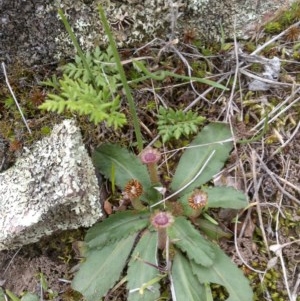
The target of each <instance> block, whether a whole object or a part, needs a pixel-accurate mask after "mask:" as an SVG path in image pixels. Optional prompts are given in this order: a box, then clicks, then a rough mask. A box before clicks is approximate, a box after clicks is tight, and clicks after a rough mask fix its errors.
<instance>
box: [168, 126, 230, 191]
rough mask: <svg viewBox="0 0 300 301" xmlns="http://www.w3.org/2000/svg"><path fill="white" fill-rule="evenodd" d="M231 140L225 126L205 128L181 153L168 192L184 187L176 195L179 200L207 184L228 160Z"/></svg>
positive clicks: (228, 129) (228, 130) (227, 128)
mask: <svg viewBox="0 0 300 301" xmlns="http://www.w3.org/2000/svg"><path fill="white" fill-rule="evenodd" d="M231 138H232V135H231V132H230V128H229V127H228V126H227V125H226V124H224V123H211V124H209V125H207V126H206V127H204V128H203V129H202V131H201V132H200V133H199V134H198V135H197V136H196V138H195V139H194V140H193V142H192V143H191V144H190V145H189V147H188V149H186V150H185V152H184V153H183V155H182V157H181V159H180V161H179V163H178V166H177V169H176V172H175V175H174V177H173V180H172V183H171V189H172V190H173V191H176V190H179V189H181V188H183V187H184V186H186V185H187V187H186V188H185V189H183V190H182V191H181V192H180V193H179V194H178V196H181V195H184V194H185V193H188V192H190V191H192V190H193V189H194V188H196V187H199V186H201V185H202V184H204V183H206V182H207V181H209V180H210V179H211V178H212V177H213V175H215V174H216V173H217V172H219V171H220V169H221V168H222V167H223V165H224V163H225V161H226V159H227V158H228V155H229V152H230V151H231V149H232V142H231ZM210 156H212V157H211V158H210V160H208V159H209V157H210ZM202 168H203V170H202V172H201V173H200V174H199V171H200V170H201V169H202ZM198 174H199V175H198ZM189 183H190V185H189Z"/></svg>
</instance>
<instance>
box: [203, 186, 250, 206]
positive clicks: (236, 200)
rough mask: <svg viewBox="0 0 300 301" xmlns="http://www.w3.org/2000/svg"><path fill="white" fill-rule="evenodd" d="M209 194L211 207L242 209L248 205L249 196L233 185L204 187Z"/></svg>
mask: <svg viewBox="0 0 300 301" xmlns="http://www.w3.org/2000/svg"><path fill="white" fill-rule="evenodd" d="M202 190H203V191H205V192H206V193H207V195H208V204H207V207H209V208H217V207H218V208H232V209H242V208H245V207H246V206H247V205H248V201H247V197H246V195H245V194H244V193H242V192H241V191H238V190H236V189H234V188H233V187H203V188H202Z"/></svg>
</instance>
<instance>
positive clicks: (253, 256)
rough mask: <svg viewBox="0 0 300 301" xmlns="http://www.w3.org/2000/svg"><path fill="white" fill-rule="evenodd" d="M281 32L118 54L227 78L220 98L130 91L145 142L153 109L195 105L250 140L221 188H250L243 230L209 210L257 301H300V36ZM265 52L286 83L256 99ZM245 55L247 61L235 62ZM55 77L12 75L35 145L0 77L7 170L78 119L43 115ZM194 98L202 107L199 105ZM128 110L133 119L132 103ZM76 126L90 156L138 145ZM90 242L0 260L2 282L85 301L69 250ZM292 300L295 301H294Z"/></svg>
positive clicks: (51, 243) (186, 89)
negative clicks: (278, 250) (227, 235)
mask: <svg viewBox="0 0 300 301" xmlns="http://www.w3.org/2000/svg"><path fill="white" fill-rule="evenodd" d="M283 30H284V28H283V29H282V28H280V29H278V28H277V31H276V28H275V29H273V32H271V33H268V34H267V33H264V32H263V31H262V29H258V31H257V33H256V35H255V36H254V37H253V40H252V41H246V42H245V41H244V42H241V43H240V44H239V45H238V44H235V43H234V42H232V41H230V42H229V43H223V44H221V43H218V45H210V46H204V45H199V43H197V37H196V36H195V35H194V33H193V32H190V33H189V34H187V35H186V36H185V37H183V40H182V42H180V43H179V44H176V45H166V44H163V43H162V42H160V43H159V44H155V45H154V44H153V45H150V46H148V47H145V48H143V49H142V50H140V51H139V52H137V53H135V54H133V51H132V50H130V49H126V50H122V51H121V55H122V57H123V59H125V58H126V59H127V58H128V57H133V56H135V57H138V56H152V57H155V58H156V59H157V61H156V62H157V64H154V63H153V61H149V62H148V63H149V65H150V66H151V67H152V68H153V69H155V68H160V69H162V70H166V69H167V70H171V71H173V72H175V73H178V74H188V70H189V66H191V67H192V68H193V75H194V76H205V77H210V78H211V79H213V80H215V81H219V80H220V81H221V82H222V84H224V85H226V86H227V87H228V88H229V90H228V91H227V92H222V91H220V90H217V89H210V88H209V87H208V86H206V85H203V84H196V83H193V84H192V83H185V84H182V82H180V81H175V80H174V78H170V77H167V78H166V79H165V80H164V81H159V82H153V81H147V82H145V83H143V84H141V85H138V86H135V87H134V89H133V93H134V98H135V101H136V104H137V106H138V113H139V118H140V121H141V124H143V136H144V139H145V141H147V143H151V141H153V139H154V138H155V137H156V135H157V127H156V112H157V111H156V110H157V106H158V105H160V104H161V103H162V102H164V103H165V104H166V105H167V106H169V107H172V108H174V109H176V108H183V109H185V108H187V107H189V106H190V105H191V104H194V105H193V107H192V110H194V111H195V112H198V114H200V115H202V116H205V117H206V118H207V119H208V120H210V121H216V120H218V121H225V122H228V123H229V124H230V125H231V127H232V131H233V133H234V135H235V137H236V139H237V141H238V140H241V139H242V140H247V141H245V143H237V144H236V147H235V149H234V151H233V153H232V155H231V158H230V160H229V161H228V162H227V164H226V166H225V168H224V171H223V173H222V175H221V181H222V183H223V184H228V185H233V186H235V187H237V188H239V189H241V190H243V191H244V192H245V193H246V194H247V195H248V196H249V201H250V204H251V206H250V208H249V209H248V210H247V211H246V212H245V213H244V214H243V215H241V218H240V220H241V223H240V224H239V227H238V229H236V231H235V229H234V225H233V224H232V222H231V221H232V218H233V216H234V215H232V212H231V211H226V210H216V211H212V212H211V215H212V216H213V217H214V218H215V219H216V220H217V221H218V222H219V223H220V225H221V226H222V227H223V228H224V229H227V230H228V231H232V232H233V233H234V232H235V235H234V239H231V240H222V241H220V245H221V247H222V248H223V249H224V250H225V251H226V253H227V254H228V255H230V256H231V257H232V259H233V260H234V262H236V263H237V264H238V265H239V266H240V267H241V268H242V269H243V271H244V273H245V275H247V277H248V278H249V279H250V281H251V285H252V287H253V289H254V291H255V296H256V297H255V298H256V299H255V300H272V301H277V300H282V301H285V300H290V301H299V300H300V297H299V295H300V285H299V282H300V280H299V279H300V276H299V275H300V251H299V235H300V180H299V179H300V159H299V154H300V102H299V89H300V88H299V83H300V74H299V73H300V65H299V64H300V54H299V50H298V49H299V46H297V43H298V41H299V31H300V30H299V29H298V32H297V31H295V33H294V34H293V33H292V32H291V31H290V32H288V34H289V35H283V36H282V37H278V34H280V32H282V31H283ZM270 37H277V39H276V40H275V41H274V42H273V43H271V44H270V45H266V44H264V43H266V42H267V40H268V39H270ZM192 45H193V46H192ZM260 45H264V47H262V49H261V51H259V52H257V54H258V55H260V56H262V57H264V58H272V57H274V56H277V57H279V58H280V73H279V82H280V83H282V85H277V84H276V79H273V80H271V81H275V83H273V84H272V83H270V86H269V87H268V88H267V89H266V90H265V91H249V86H248V84H249V83H250V82H252V81H253V78H252V77H251V74H252V73H256V74H257V76H262V72H264V71H265V70H264V68H263V65H262V64H260V63H259V61H257V62H254V63H253V62H249V60H248V59H247V58H248V56H249V54H250V53H253V52H254V51H256V50H257V49H258V48H259V47H260ZM240 50H242V51H243V52H244V56H238V55H237V53H238V52H239V51H240ZM127 71H128V76H131V73H130V72H131V71H132V70H130V68H129V67H128V70H127ZM245 71H247V72H245ZM54 73H57V71H56V69H55V66H53V65H43V66H37V67H34V68H26V67H24V66H23V65H22V64H21V63H17V64H14V66H13V67H12V68H11V69H10V71H9V78H10V82H11V85H12V87H13V89H14V91H15V93H16V95H17V98H18V99H19V101H20V103H21V105H22V107H23V108H24V110H25V116H26V118H27V120H28V122H29V125H30V127H31V128H32V130H33V131H34V136H33V137H31V136H29V135H28V134H27V132H26V127H25V126H24V124H23V122H22V120H21V118H20V116H19V113H18V111H17V109H16V108H15V106H14V104H13V102H11V99H10V98H9V97H10V96H9V92H8V89H7V86H6V84H5V83H4V80H3V77H2V78H1V84H0V85H1V86H0V112H1V113H0V114H1V116H0V131H1V132H0V134H1V137H0V138H1V145H0V146H1V148H2V154H1V152H0V154H1V156H2V157H1V159H3V161H2V162H3V163H2V164H1V169H2V170H5V169H6V168H9V166H10V165H11V164H13V162H14V160H15V159H16V157H18V156H19V155H20V154H21V153H22V147H24V146H29V145H30V144H32V143H33V142H34V141H36V140H38V139H40V138H41V137H43V136H44V135H47V133H48V132H49V130H50V129H51V127H52V126H53V124H55V123H57V122H59V121H60V120H61V119H62V118H64V117H65V116H67V117H70V116H71V114H70V113H66V114H65V116H59V115H57V114H55V113H46V112H41V111H40V110H39V109H38V108H37V106H38V105H39V104H41V103H42V102H43V101H44V99H45V96H46V94H47V92H49V91H48V90H46V89H45V87H42V86H40V85H39V84H38V82H39V81H41V80H45V79H46V78H47V77H50V76H51V75H52V74H54ZM57 74H58V73H57ZM154 87H155V88H157V89H154ZM195 99H198V101H196V102H195ZM123 110H124V112H128V108H127V106H126V103H125V100H124V102H123ZM266 113H268V116H269V117H268V125H267V126H266V125H265V123H264V118H265V116H266ZM76 118H77V119H78V123H79V125H80V126H81V128H82V132H83V137H84V141H85V143H86V145H87V148H88V149H89V151H92V150H93V149H94V148H95V147H96V146H97V145H99V144H101V141H107V140H108V141H112V142H120V143H121V144H123V145H130V144H132V143H134V142H135V141H134V135H133V131H132V128H131V127H130V126H126V128H125V129H124V130H120V131H117V132H114V131H112V130H109V129H106V128H105V127H104V126H103V125H98V126H94V125H92V124H91V123H90V122H89V121H88V119H87V118H85V117H78V116H77V117H76ZM260 134H262V135H260ZM253 137H255V139H253ZM190 138H191V137H189V138H184V139H183V140H182V141H172V142H171V143H168V144H166V145H161V149H162V151H163V152H167V151H168V150H170V149H174V148H179V147H180V146H181V145H182V144H184V143H187V142H188V141H189V140H190ZM170 162H171V161H170ZM234 214H235V213H234ZM83 235H84V230H82V231H75V232H71V233H69V232H67V233H59V234H57V235H55V236H52V237H49V238H45V240H43V241H41V242H40V243H38V244H35V245H30V246H26V247H23V248H22V249H20V250H11V251H3V252H1V253H0V284H3V287H4V288H6V289H9V290H11V291H13V292H14V293H15V294H18V295H19V294H21V293H22V292H24V291H27V290H28V291H32V292H40V283H41V276H40V275H41V274H42V275H44V276H45V278H46V279H47V283H48V287H49V288H50V289H51V290H52V291H53V294H52V293H51V292H48V293H45V296H44V298H45V299H51V298H53V299H55V300H79V299H80V298H78V296H75V295H74V293H72V292H71V291H70V285H69V281H70V280H71V279H72V271H71V268H72V267H73V266H74V265H75V264H76V263H77V255H76V253H75V251H74V250H73V248H72V243H73V242H74V241H76V240H82V239H83ZM273 245H281V246H283V247H282V256H281V254H278V255H280V256H278V257H277V260H276V255H275V253H274V252H272V251H271V250H270V247H271V246H273ZM271 249H272V248H271ZM288 290H289V291H290V296H288V292H287V291H288ZM122 295H123V291H119V292H117V293H115V295H113V296H112V297H111V299H109V298H107V300H125V299H126V297H121V296H122ZM297 295H298V297H296V296H297ZM293 296H294V299H291V297H293ZM216 300H218V299H216Z"/></svg>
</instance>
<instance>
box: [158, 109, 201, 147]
mask: <svg viewBox="0 0 300 301" xmlns="http://www.w3.org/2000/svg"><path fill="white" fill-rule="evenodd" d="M204 121H205V117H202V116H198V115H197V113H194V112H192V111H188V112H184V111H183V110H176V111H175V110H173V109H172V108H169V109H165V108H163V107H160V109H159V114H158V122H157V125H158V132H159V134H160V135H161V137H162V140H163V142H167V141H168V140H170V139H172V138H175V139H179V138H180V137H181V136H189V135H191V134H194V133H197V131H198V128H199V126H200V125H201V124H203V122H204Z"/></svg>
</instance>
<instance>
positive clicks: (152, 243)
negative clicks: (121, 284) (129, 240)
mask: <svg viewBox="0 0 300 301" xmlns="http://www.w3.org/2000/svg"><path fill="white" fill-rule="evenodd" d="M156 246H157V233H156V232H149V231H145V232H144V233H143V235H142V238H141V239H140V240H139V242H138V244H137V246H136V247H135V249H134V251H133V253H132V256H131V259H130V261H129V267H128V271H127V278H128V283H127V289H128V290H129V295H128V299H127V300H128V301H153V300H157V299H158V298H159V296H160V292H159V288H160V285H159V282H158V281H155V282H154V283H152V281H153V280H154V279H155V278H156V277H157V274H159V271H158V270H157V269H156V268H155V267H154V266H151V264H152V265H158V262H157V258H156V254H157V250H156ZM158 279H159V278H158ZM147 284H149V285H147ZM143 286H145V287H144V288H143Z"/></svg>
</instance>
